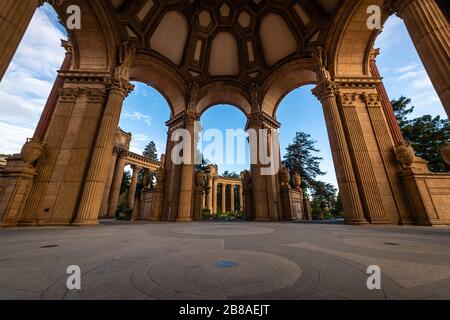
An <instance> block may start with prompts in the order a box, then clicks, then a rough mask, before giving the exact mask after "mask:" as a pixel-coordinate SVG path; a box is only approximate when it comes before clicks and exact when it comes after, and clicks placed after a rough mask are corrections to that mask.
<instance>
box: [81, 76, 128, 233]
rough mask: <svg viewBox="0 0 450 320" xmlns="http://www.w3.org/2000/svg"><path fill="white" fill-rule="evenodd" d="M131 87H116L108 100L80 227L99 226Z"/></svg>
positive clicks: (90, 173)
mask: <svg viewBox="0 0 450 320" xmlns="http://www.w3.org/2000/svg"><path fill="white" fill-rule="evenodd" d="M129 89H131V87H130V88H124V87H122V86H118V85H115V86H114V87H113V88H112V90H111V92H110V94H109V97H108V102H107V104H106V110H105V113H104V115H103V119H102V122H101V124H100V129H99V133H98V136H97V141H96V143H95V148H94V151H93V155H92V160H91V165H90V168H89V173H88V176H87V179H86V183H85V187H84V190H83V196H82V197H81V202H80V207H79V210H78V215H77V218H76V220H75V222H74V224H76V225H86V224H87V225H89V224H96V223H98V219H97V217H98V216H99V212H100V206H101V202H102V201H101V199H102V192H103V190H104V189H105V184H106V179H107V177H108V167H109V161H110V159H111V154H112V152H113V146H114V139H115V134H116V132H117V127H118V126H119V119H120V113H121V112H122V105H123V101H124V99H125V96H126V95H127V94H128V90H129Z"/></svg>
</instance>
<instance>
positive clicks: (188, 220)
mask: <svg viewBox="0 0 450 320" xmlns="http://www.w3.org/2000/svg"><path fill="white" fill-rule="evenodd" d="M192 221H193V219H192V218H177V220H176V222H192Z"/></svg>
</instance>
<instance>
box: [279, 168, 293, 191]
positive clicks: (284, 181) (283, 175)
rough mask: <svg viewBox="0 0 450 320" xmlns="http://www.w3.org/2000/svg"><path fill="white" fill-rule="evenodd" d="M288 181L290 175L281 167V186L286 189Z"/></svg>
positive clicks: (286, 169) (287, 170)
mask: <svg viewBox="0 0 450 320" xmlns="http://www.w3.org/2000/svg"><path fill="white" fill-rule="evenodd" d="M290 179H291V175H290V174H289V169H288V168H285V167H283V168H282V169H281V173H280V180H281V186H282V187H288V186H289V180H290Z"/></svg>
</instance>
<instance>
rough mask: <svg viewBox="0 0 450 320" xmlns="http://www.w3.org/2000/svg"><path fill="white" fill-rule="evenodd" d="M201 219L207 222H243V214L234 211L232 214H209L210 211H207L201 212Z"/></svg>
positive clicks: (228, 212)
mask: <svg viewBox="0 0 450 320" xmlns="http://www.w3.org/2000/svg"><path fill="white" fill-rule="evenodd" d="M202 217H203V219H208V220H228V221H230V220H243V219H245V214H244V212H242V211H236V212H232V211H227V212H224V213H217V214H215V213H211V211H209V210H208V209H205V210H203V214H202Z"/></svg>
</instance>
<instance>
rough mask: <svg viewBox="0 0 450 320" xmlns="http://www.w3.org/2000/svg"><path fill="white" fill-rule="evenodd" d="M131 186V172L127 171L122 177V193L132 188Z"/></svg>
mask: <svg viewBox="0 0 450 320" xmlns="http://www.w3.org/2000/svg"><path fill="white" fill-rule="evenodd" d="M130 187H131V172H129V171H125V172H124V174H123V178H122V184H121V185H120V194H123V193H125V192H127V191H128V190H130Z"/></svg>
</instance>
